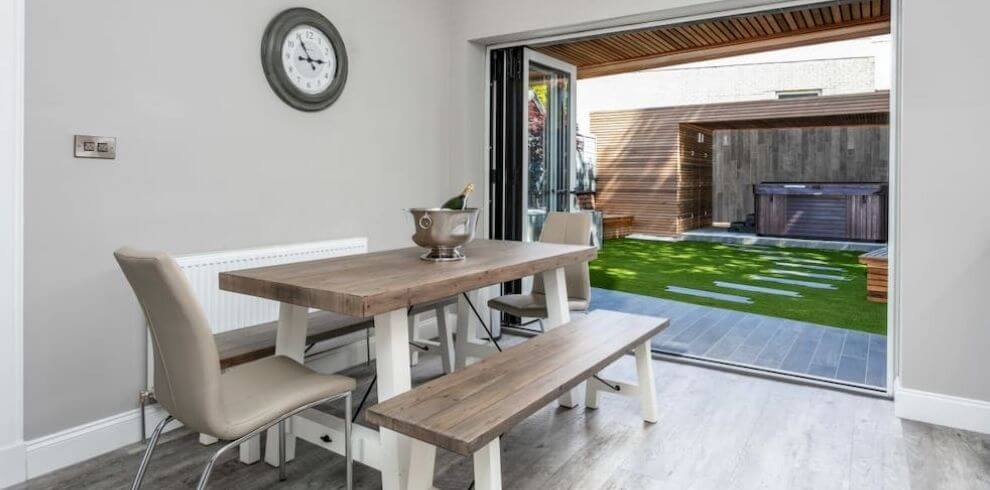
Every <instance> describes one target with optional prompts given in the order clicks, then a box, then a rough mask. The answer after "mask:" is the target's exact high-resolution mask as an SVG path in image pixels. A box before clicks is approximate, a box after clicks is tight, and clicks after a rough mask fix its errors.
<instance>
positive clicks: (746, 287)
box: [715, 281, 801, 298]
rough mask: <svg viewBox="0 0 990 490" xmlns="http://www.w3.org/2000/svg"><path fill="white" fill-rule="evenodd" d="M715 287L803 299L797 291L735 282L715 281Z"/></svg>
mask: <svg viewBox="0 0 990 490" xmlns="http://www.w3.org/2000/svg"><path fill="white" fill-rule="evenodd" d="M715 285H716V286H718V287H720V288H729V289H738V290H740V291H751V292H754V293H766V294H774V295H777V296H788V297H791V298H800V297H801V293H799V292H797V291H787V290H784V289H774V288H765V287H762V286H751V285H749V284H736V283H734V282H724V281H715Z"/></svg>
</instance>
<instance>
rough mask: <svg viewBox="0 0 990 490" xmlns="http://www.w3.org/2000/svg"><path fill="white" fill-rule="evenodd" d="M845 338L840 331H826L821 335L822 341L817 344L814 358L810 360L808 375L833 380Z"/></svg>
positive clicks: (843, 333) (844, 334) (844, 333)
mask: <svg viewBox="0 0 990 490" xmlns="http://www.w3.org/2000/svg"><path fill="white" fill-rule="evenodd" d="M845 337H846V332H844V331H842V330H838V329H829V330H826V331H825V332H824V333H823V334H822V340H821V342H819V343H818V349H817V350H815V355H814V357H812V358H811V366H809V367H808V374H811V375H814V376H821V377H823V378H834V377H835V372H836V371H837V370H838V369H839V356H841V355H842V344H843V342H844V341H845Z"/></svg>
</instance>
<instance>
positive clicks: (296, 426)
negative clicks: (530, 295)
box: [220, 240, 597, 489]
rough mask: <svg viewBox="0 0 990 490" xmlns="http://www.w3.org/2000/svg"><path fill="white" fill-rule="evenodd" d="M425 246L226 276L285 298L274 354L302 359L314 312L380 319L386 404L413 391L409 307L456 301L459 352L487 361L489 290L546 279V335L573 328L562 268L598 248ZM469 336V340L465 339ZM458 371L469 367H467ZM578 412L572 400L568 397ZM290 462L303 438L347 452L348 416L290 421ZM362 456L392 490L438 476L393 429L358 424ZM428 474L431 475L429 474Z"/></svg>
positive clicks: (227, 285)
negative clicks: (441, 255) (482, 339)
mask: <svg viewBox="0 0 990 490" xmlns="http://www.w3.org/2000/svg"><path fill="white" fill-rule="evenodd" d="M423 253H424V250H423V249H421V248H416V247H411V248H402V249H396V250H386V251H381V252H373V253H366V254H358V255H349V256H344V257H335V258H330V259H323V260H314V261H309V262H296V263H291V264H285V265H277V266H271V267H261V268H256V269H247V270H239V271H231V272H224V273H221V274H220V288H221V289H223V290H225V291H231V292H235V293H241V294H247V295H251V296H257V297H261V298H267V299H271V300H275V301H278V302H279V303H280V307H279V323H278V334H277V337H276V343H275V353H276V355H284V356H287V357H290V358H292V359H295V360H296V361H299V362H303V361H304V352H305V349H306V346H305V341H306V329H307V323H308V318H309V311H310V309H311V308H315V309H320V310H326V311H332V312H336V313H340V314H344V315H350V316H354V317H361V318H366V317H374V325H375V327H374V328H375V337H374V338H375V342H374V343H375V356H376V364H375V369H376V373H377V376H378V381H377V386H378V400H379V402H382V401H385V400H387V399H389V398H391V397H394V396H396V395H398V394H400V393H402V392H405V391H408V390H409V389H410V388H411V384H412V379H411V370H410V355H409V333H408V323H407V312H408V308H409V307H410V306H413V305H418V304H428V303H431V302H435V301H438V300H442V299H445V298H449V297H451V296H455V295H456V296H458V314H457V331H458V344H459V345H458V348H457V349H456V352H457V355H459V356H462V357H482V356H484V355H485V354H486V353H488V352H489V350H488V349H487V348H486V347H484V345H483V344H481V343H478V342H469V343H466V342H467V341H470V340H471V339H474V338H476V332H477V331H478V330H477V327H478V326H479V324H478V318H477V317H476V316H475V315H474V312H473V311H472V310H473V309H474V308H480V307H481V306H483V305H482V302H483V300H484V293H483V292H482V291H483V290H484V289H485V288H487V287H488V286H492V285H495V284H500V283H504V282H508V281H513V280H516V279H521V278H524V277H527V276H532V275H534V274H542V276H543V280H544V284H545V290H546V297H547V313H548V319H547V320H546V323H545V326H546V328H554V327H557V326H560V325H562V324H564V323H567V322H568V321H570V312H569V309H568V301H567V287H566V284H565V279H564V268H565V267H567V266H569V265H573V264H579V263H583V262H588V261H590V260H593V259H594V258H595V257H596V256H597V250H596V249H595V248H594V247H591V246H577V245H562V244H552V243H541V242H516V241H501V240H475V241H473V242H471V243H469V244H467V245H465V246H464V254H465V255H466V257H467V258H466V259H464V260H462V261H457V262H428V261H424V260H422V259H420V255H422V254H423ZM465 334H466V335H465ZM458 364H461V365H463V364H462V362H459V363H458ZM561 403H562V404H563V405H565V406H574V405H575V400H574V396H573V394H569V395H565V396H564V397H562V399H561ZM288 427H289V430H288V433H289V437H287V441H286V442H287V443H286V460H290V459H291V458H292V456H294V454H295V441H296V438H297V437H298V438H301V439H304V440H306V441H308V442H310V443H313V444H315V445H317V446H319V447H323V448H325V449H327V450H330V451H333V452H336V453H339V454H343V453H344V445H343V432H344V422H343V419H340V418H338V417H335V416H332V415H330V414H327V413H324V412H320V411H318V410H313V409H310V410H308V411H306V412H303V413H301V414H300V415H297V416H295V417H293V419H292V420H291V421H290V424H288ZM352 436H353V443H352V452H353V455H354V459H355V460H357V461H359V462H361V463H363V464H365V465H367V466H370V467H373V468H376V469H378V470H379V471H381V473H382V486H383V487H384V488H386V489H404V488H406V487H407V486H408V484H409V481H410V479H414V480H416V479H425V478H427V477H429V478H432V476H433V464H434V461H433V460H434V459H435V454H434V452H433V451H432V450H430V449H429V448H428V447H426V445H415V446H414V445H413V444H412V443H411V440H410V439H409V438H408V437H406V436H404V435H401V434H398V433H396V432H393V431H391V430H388V429H381V430H374V429H371V428H368V427H363V426H359V425H355V426H354V429H353V432H352ZM277 440H278V438H277V437H275V436H274V435H273V434H272V433H269V437H268V441H269V443H268V444H267V445H266V448H265V460H266V461H267V462H268V463H269V464H272V465H277V462H278V445H277V444H275V441H277ZM427 475H428V476H427Z"/></svg>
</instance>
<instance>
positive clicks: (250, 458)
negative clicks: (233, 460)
mask: <svg viewBox="0 0 990 490" xmlns="http://www.w3.org/2000/svg"><path fill="white" fill-rule="evenodd" d="M286 454H288V451H286ZM238 459H240V461H241V463H244V464H254V463H257V462H258V461H260V460H261V436H254V437H252V438H250V439H248V440H246V441H244V443H243V444H241V446H240V456H239V457H238Z"/></svg>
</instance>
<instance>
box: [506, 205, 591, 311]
mask: <svg viewBox="0 0 990 490" xmlns="http://www.w3.org/2000/svg"><path fill="white" fill-rule="evenodd" d="M591 218H592V216H591V213H581V212H578V213H550V214H548V215H547V219H546V221H545V222H544V223H543V231H542V232H541V233H540V241H541V242H546V243H561V244H568V245H589V244H590V243H591ZM564 276H565V283H566V284H567V299H568V306H569V308H570V310H571V311H588V307H589V306H590V303H591V276H590V275H589V272H588V263H587V262H585V263H581V264H575V265H572V266H569V267H566V268H565V269H564ZM488 306H489V308H492V309H494V310H498V311H501V312H503V313H508V314H510V315H514V316H518V317H525V318H535V319H537V320H536V321H538V322H539V323H540V330H543V320H544V319H546V318H547V317H548V316H549V315H548V313H547V297H546V292H545V289H544V285H543V275H542V274H537V275H536V276H535V277H534V278H533V288H532V290H531V291H530V292H529V293H524V294H506V295H503V296H499V297H497V298H492V299H490V300H488Z"/></svg>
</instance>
